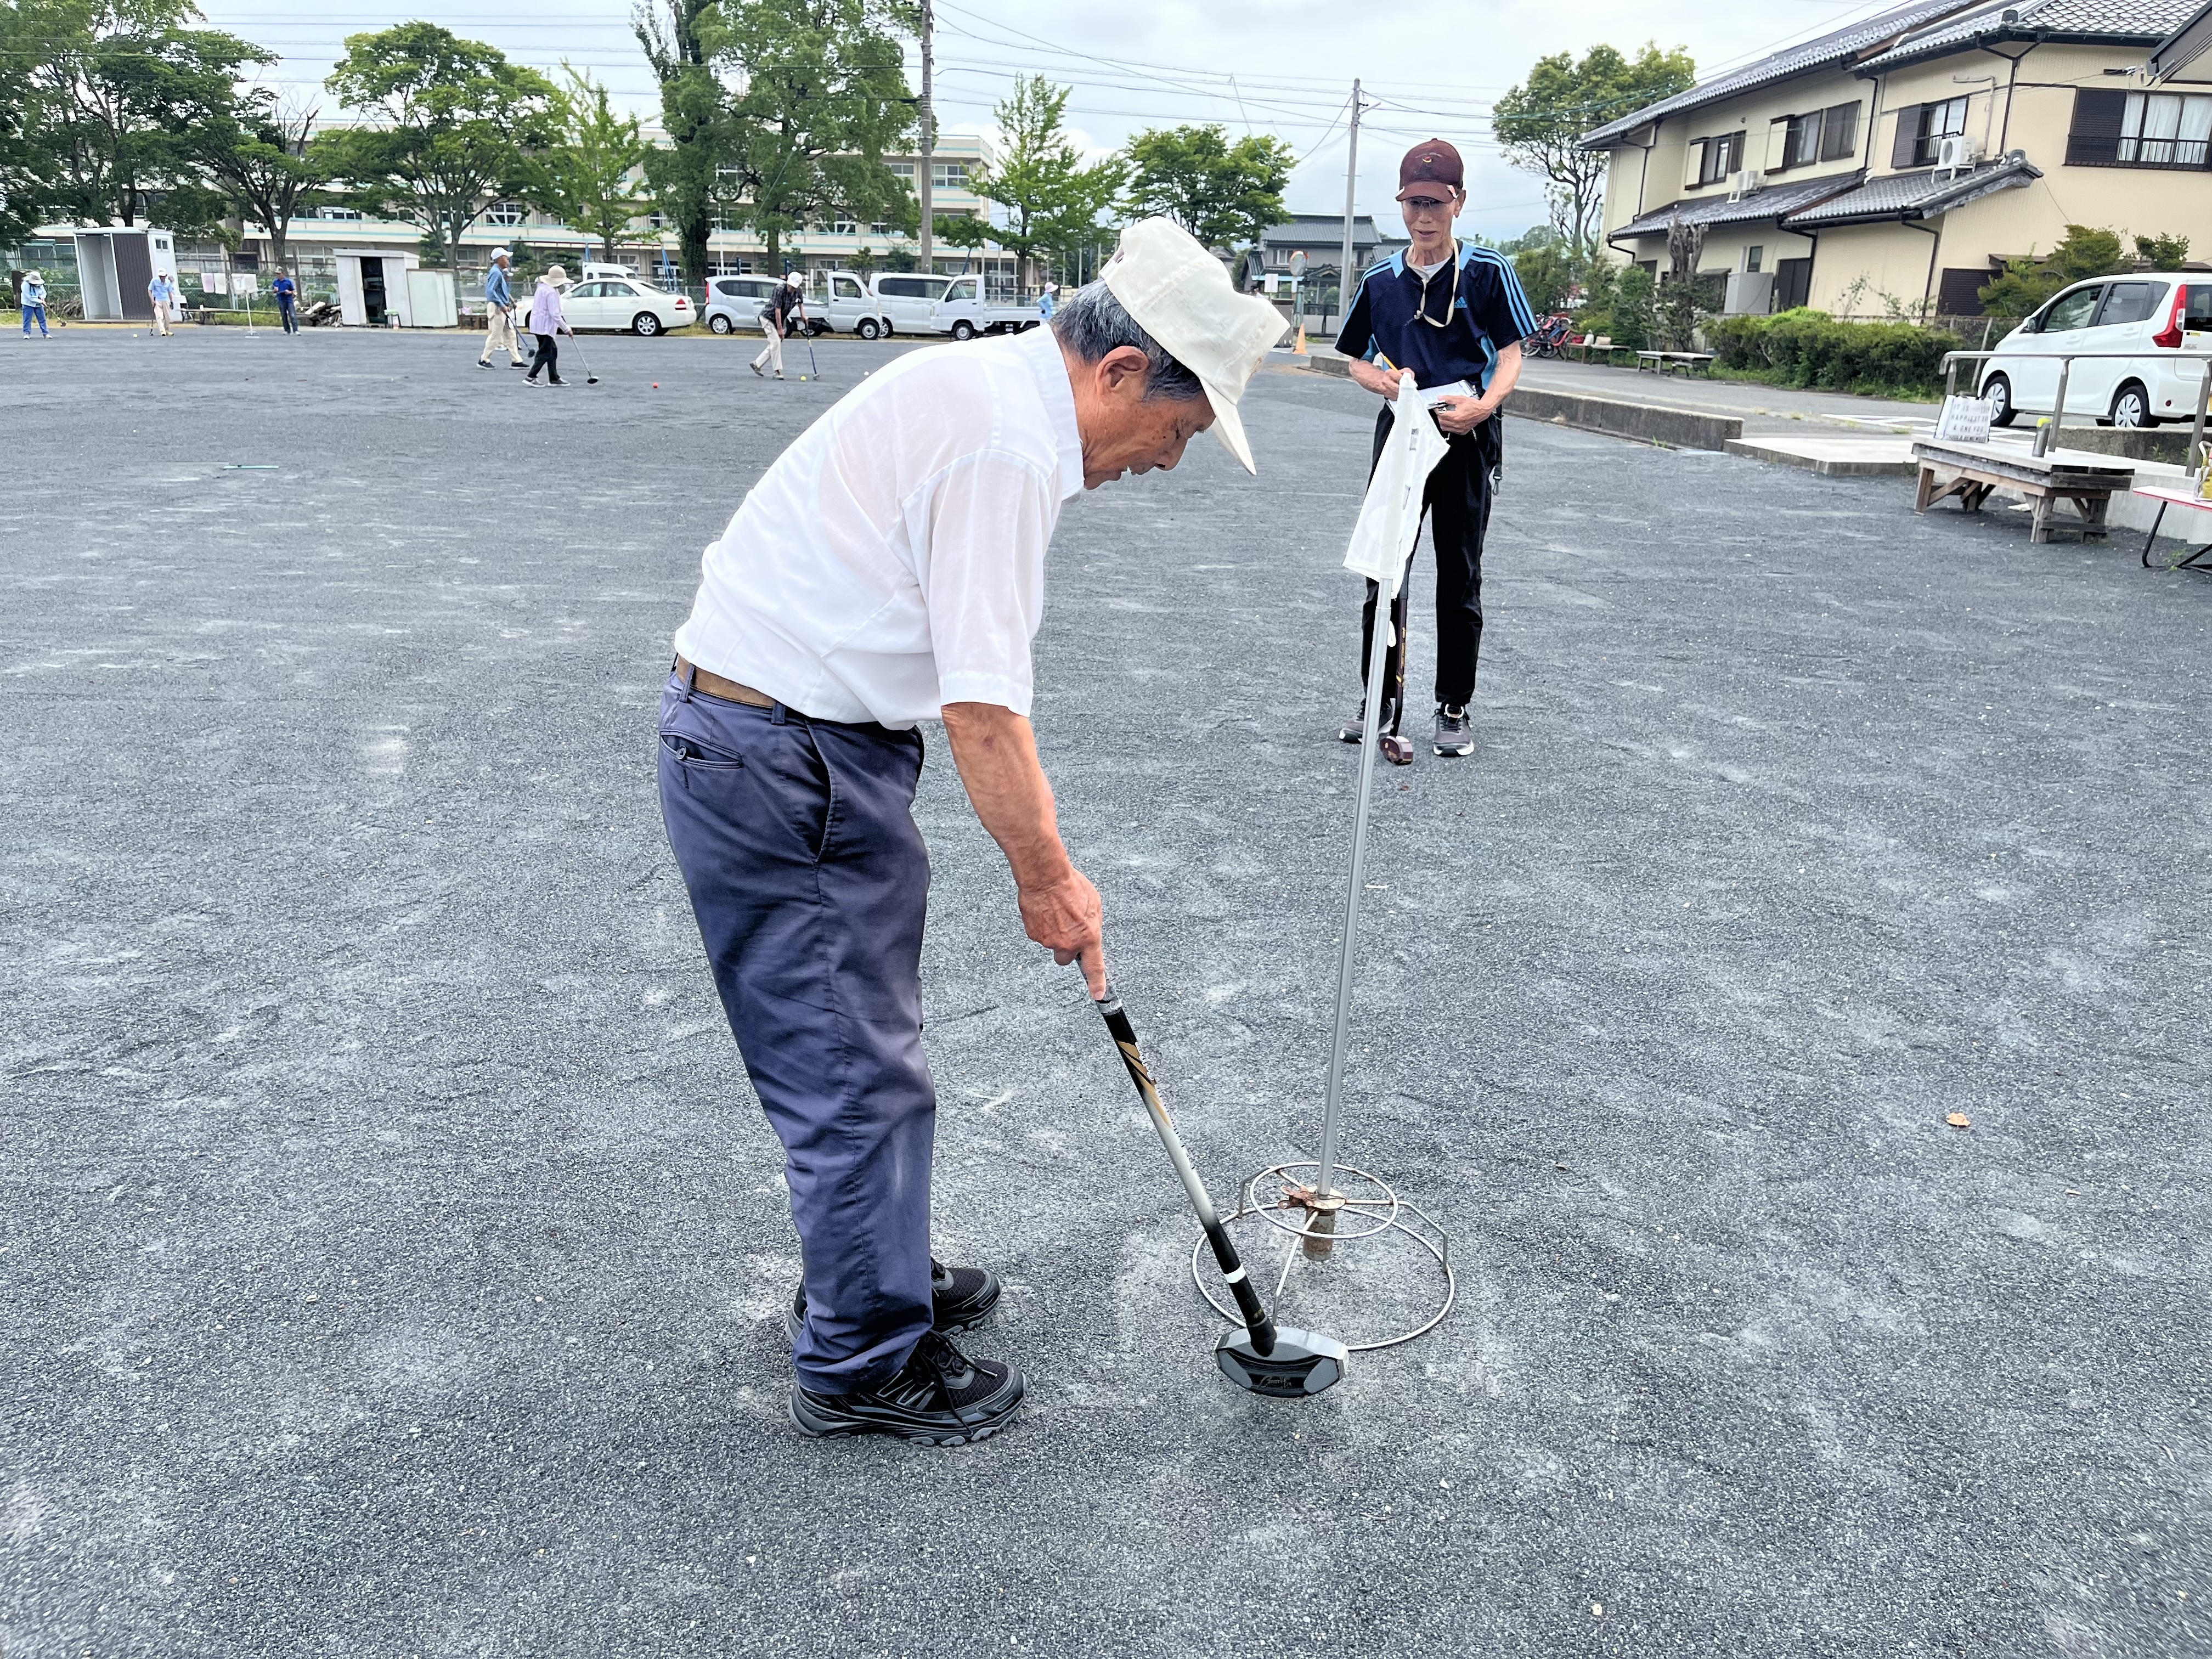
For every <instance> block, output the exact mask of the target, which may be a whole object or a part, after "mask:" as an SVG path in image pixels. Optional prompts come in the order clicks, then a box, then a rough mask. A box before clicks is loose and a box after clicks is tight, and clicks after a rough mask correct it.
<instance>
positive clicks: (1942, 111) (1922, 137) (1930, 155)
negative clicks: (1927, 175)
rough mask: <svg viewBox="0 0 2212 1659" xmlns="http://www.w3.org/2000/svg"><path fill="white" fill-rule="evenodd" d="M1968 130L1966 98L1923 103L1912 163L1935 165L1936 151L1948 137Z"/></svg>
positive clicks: (1920, 165)
mask: <svg viewBox="0 0 2212 1659" xmlns="http://www.w3.org/2000/svg"><path fill="white" fill-rule="evenodd" d="M1964 131H1966V100H1965V99H1963V98H1946V99H1945V100H1943V101H1942V103H1940V104H1923V105H1922V106H1920V121H1919V125H1917V127H1916V128H1915V130H1914V132H1913V143H1912V165H1913V166H1915V167H1933V166H1934V165H1935V163H1936V153H1937V152H1938V151H1939V150H1941V149H1942V147H1943V141H1944V140H1945V139H1946V138H1955V137H1958V136H1959V135H1960V133H1962V132H1964Z"/></svg>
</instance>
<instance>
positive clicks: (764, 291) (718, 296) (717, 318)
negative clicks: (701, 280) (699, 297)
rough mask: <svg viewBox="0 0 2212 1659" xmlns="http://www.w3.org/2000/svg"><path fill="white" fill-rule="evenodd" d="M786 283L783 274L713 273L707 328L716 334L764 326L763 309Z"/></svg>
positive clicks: (709, 290)
mask: <svg viewBox="0 0 2212 1659" xmlns="http://www.w3.org/2000/svg"><path fill="white" fill-rule="evenodd" d="M782 285H783V278H781V276H711V277H709V278H708V280H707V314H706V317H705V319H704V320H705V322H706V325H707V326H708V328H710V329H712V330H714V332H715V333H717V334H730V333H734V332H737V331H744V332H745V333H748V334H750V333H752V332H754V331H757V329H758V328H759V327H760V325H761V320H760V314H761V308H762V307H763V306H765V305H767V304H768V302H769V301H770V300H772V299H774V298H775V291H776V289H779V288H781V286H782Z"/></svg>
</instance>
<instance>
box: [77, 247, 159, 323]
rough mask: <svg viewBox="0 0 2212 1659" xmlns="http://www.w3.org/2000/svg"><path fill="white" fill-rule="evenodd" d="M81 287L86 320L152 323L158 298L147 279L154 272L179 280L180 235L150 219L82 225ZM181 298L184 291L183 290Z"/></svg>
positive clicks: (79, 283)
mask: <svg viewBox="0 0 2212 1659" xmlns="http://www.w3.org/2000/svg"><path fill="white" fill-rule="evenodd" d="M75 236H76V280H77V291H78V292H79V293H80V294H81V295H82V296H83V299H84V318H85V320H86V321H87V322H88V323H125V322H130V323H149V322H151V321H153V320H154V302H153V301H151V300H149V298H147V297H146V285H147V284H148V283H150V282H152V281H153V280H154V277H155V274H156V273H160V274H161V275H164V276H167V277H168V279H169V280H170V281H171V282H172V283H173V282H175V281H176V280H177V239H176V238H175V237H174V236H173V235H171V234H169V233H168V232H167V231H166V230H161V229H158V228H155V226H152V225H110V226H109V227H108V228H106V229H105V230H80V231H77V232H76V233H75ZM178 297H179V299H181V298H182V297H183V295H181V294H180V295H179V296H178Z"/></svg>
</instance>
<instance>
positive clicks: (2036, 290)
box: [1979, 225, 2130, 317]
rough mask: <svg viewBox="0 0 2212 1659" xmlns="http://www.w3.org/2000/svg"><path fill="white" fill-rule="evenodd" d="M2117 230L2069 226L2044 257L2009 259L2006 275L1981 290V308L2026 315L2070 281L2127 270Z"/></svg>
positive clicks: (2004, 314) (2005, 314) (1999, 314)
mask: <svg viewBox="0 0 2212 1659" xmlns="http://www.w3.org/2000/svg"><path fill="white" fill-rule="evenodd" d="M2129 263H2130V262H2129V261H2128V259H2127V258H2124V256H2123V255H2122V254H2121V252H2120V239H2119V235H2118V232H2115V231H2110V230H2093V229H2092V228H2090V227H2088V226H2087V225H2069V226H2067V227H2066V234H2065V235H2063V236H2062V237H2060V238H2059V240H2058V246H2057V247H2054V248H2053V249H2051V252H2049V253H2048V254H2046V255H2045V257H2044V258H2040V259H2037V258H2032V257H2031V258H2025V259H2013V260H2008V262H2007V263H2006V264H2005V269H2004V274H2003V275H2002V276H1999V277H1998V278H1997V279H1996V281H1995V282H1993V283H1990V284H1989V286H1987V287H1986V288H1984V289H1980V290H1979V292H1980V295H1981V301H1982V309H1983V310H1984V311H1986V312H1988V313H1990V315H1991V316H1995V317H2025V316H2027V314H2028V313H2030V312H2033V311H2034V310H2035V309H2036V308H2037V307H2039V306H2041V305H2042V304H2043V302H2044V301H2045V300H2048V299H2049V298H2050V297H2051V295H2054V294H2056V293H2057V292H2058V290H2059V289H2062V288H2064V287H2066V286H2067V284H2069V283H2078V282H2081V281H2083V280H2084V279H2086V278H2087V277H2091V276H2110V275H2111V274H2112V272H2114V271H2116V270H2126V269H2127V268H2128V265H2129Z"/></svg>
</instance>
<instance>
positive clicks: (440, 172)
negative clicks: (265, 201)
mask: <svg viewBox="0 0 2212 1659" xmlns="http://www.w3.org/2000/svg"><path fill="white" fill-rule="evenodd" d="M345 46H346V55H345V56H344V57H343V58H340V59H339V60H338V63H337V67H336V68H335V69H333V70H331V73H330V75H329V76H328V77H327V78H326V79H325V81H324V82H323V84H324V85H325V86H326V87H328V88H330V89H331V92H332V93H333V94H336V95H337V99H338V101H339V102H340V103H342V104H343V105H344V106H346V107H347V108H348V109H350V110H353V111H355V112H356V113H358V114H360V115H361V116H362V117H364V118H365V121H366V125H362V126H358V127H349V128H346V129H343V130H341V131H332V132H324V133H321V134H319V135H318V137H317V139H316V143H315V146H314V147H313V148H314V151H315V155H316V159H317V160H318V161H322V162H324V163H325V164H326V165H328V166H329V167H331V171H332V172H333V173H335V174H336V175H337V176H338V177H341V178H343V179H346V180H347V181H348V182H349V184H350V185H352V186H353V191H352V194H353V197H354V199H355V200H356V201H357V202H359V203H361V204H362V205H363V206H367V207H373V208H374V209H375V210H378V211H380V212H384V213H389V214H392V216H395V217H397V218H398V219H399V220H401V221H402V222H404V223H407V224H411V225H413V226H414V227H416V228H417V229H418V230H420V231H421V232H422V238H423V242H424V245H425V246H426V247H428V248H429V249H431V250H433V251H435V252H437V253H440V254H442V255H443V256H444V258H445V259H446V261H447V264H450V265H451V266H452V268H453V272H454V274H455V275H456V276H459V273H460V268H461V239H462V238H463V237H464V236H465V235H466V234H467V233H468V229H469V227H470V226H471V225H473V224H475V223H476V222H477V219H478V218H479V217H480V216H482V215H483V211H484V210H485V209H486V208H488V207H489V206H490V205H491V204H492V203H493V202H494V201H495V200H497V199H498V198H499V197H502V196H505V195H507V194H508V193H510V192H511V191H513V190H515V189H517V188H519V185H518V183H517V180H518V177H519V175H520V171H521V167H522V163H523V161H524V159H525V157H526V155H529V154H530V153H531V152H532V151H534V150H538V149H543V148H544V147H545V146H547V145H548V144H550V143H553V142H555V140H556V138H557V137H558V129H557V126H556V121H555V118H554V114H553V108H554V100H555V98H556V93H555V89H554V87H553V84H552V82H550V81H548V80H547V79H546V78H545V77H544V76H542V75H540V74H538V72H537V71H536V70H531V69H525V68H523V67H522V66H521V65H520V64H511V63H509V62H508V61H507V54H506V53H505V52H501V51H499V50H498V49H497V48H496V47H493V46H485V45H484V44H483V42H482V41H478V40H462V39H461V38H460V37H459V35H457V34H454V33H452V32H451V31H450V30H447V29H442V28H440V27H438V26H437V25H436V24H435V23H423V22H413V23H399V24H395V25H394V26H393V27H391V28H388V29H384V30H381V31H380V32H378V33H374V34H355V35H349V36H348V37H347V39H346V43H345Z"/></svg>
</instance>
